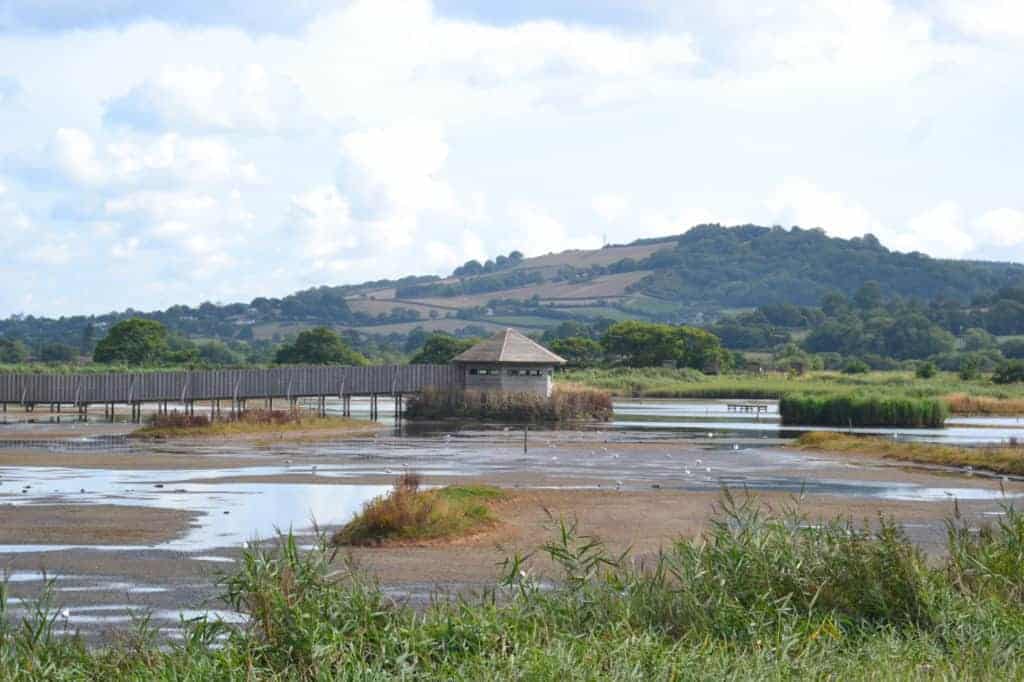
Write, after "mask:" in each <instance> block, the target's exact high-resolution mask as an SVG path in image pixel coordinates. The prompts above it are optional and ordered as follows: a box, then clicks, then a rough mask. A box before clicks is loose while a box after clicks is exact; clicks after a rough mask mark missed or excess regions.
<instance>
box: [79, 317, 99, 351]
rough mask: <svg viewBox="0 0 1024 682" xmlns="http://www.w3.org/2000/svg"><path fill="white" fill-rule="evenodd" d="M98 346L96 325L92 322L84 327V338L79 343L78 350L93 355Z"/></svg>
mask: <svg viewBox="0 0 1024 682" xmlns="http://www.w3.org/2000/svg"><path fill="white" fill-rule="evenodd" d="M95 347H96V325H94V324H93V323H92V322H90V323H88V324H87V325H85V326H84V327H82V338H81V340H80V341H79V344H78V350H79V351H81V353H82V355H92V352H93V349H94V348H95Z"/></svg>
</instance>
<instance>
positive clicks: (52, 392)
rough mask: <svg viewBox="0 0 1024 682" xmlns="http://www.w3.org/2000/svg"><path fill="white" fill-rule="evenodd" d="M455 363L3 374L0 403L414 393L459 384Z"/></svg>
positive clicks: (79, 402)
mask: <svg viewBox="0 0 1024 682" xmlns="http://www.w3.org/2000/svg"><path fill="white" fill-rule="evenodd" d="M462 383H463V376H462V370H461V369H460V368H458V367H456V366H454V365H382V366H374V367H278V368H274V369H230V370H211V371H197V372H136V373H130V374H127V373H119V374H3V375H0V402H4V403H39V404H46V403H73V404H89V403H130V402H154V401H162V400H167V401H172V402H178V401H189V400H233V399H258V398H285V399H288V398H302V397H312V396H321V395H325V396H339V395H372V394H386V395H390V394H398V393H417V392H419V391H422V390H423V389H424V388H426V387H428V386H430V387H434V388H439V389H445V388H455V387H461V386H462Z"/></svg>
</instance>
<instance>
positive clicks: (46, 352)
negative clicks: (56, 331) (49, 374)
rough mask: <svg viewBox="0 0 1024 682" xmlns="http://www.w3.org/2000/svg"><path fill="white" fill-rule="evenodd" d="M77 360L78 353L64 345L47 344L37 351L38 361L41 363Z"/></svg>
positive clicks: (56, 343)
mask: <svg viewBox="0 0 1024 682" xmlns="http://www.w3.org/2000/svg"><path fill="white" fill-rule="evenodd" d="M77 358H78V351H77V350H75V349H74V348H72V347H71V346H69V345H67V344H66V343H58V342H53V343H47V344H45V345H44V346H43V347H42V348H40V349H39V359H40V360H42V361H43V362H71V361H73V360H76V359H77Z"/></svg>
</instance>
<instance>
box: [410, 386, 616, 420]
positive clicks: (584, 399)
mask: <svg viewBox="0 0 1024 682" xmlns="http://www.w3.org/2000/svg"><path fill="white" fill-rule="evenodd" d="M405 416H406V417H408V418H409V419H478V420H483V421H506V422H514V423H538V422H562V421H580V420H598V421H607V420H608V419H610V418H611V416H612V400H611V396H610V395H609V394H608V393H607V392H606V391H600V390H595V389H591V388H583V389H579V388H566V387H558V388H556V389H555V390H554V391H553V392H552V394H551V396H549V397H546V396H542V395H537V394H535V393H499V392H485V391H471V390H466V391H438V390H432V389H428V390H425V391H423V392H421V393H419V394H417V395H415V396H413V397H412V398H411V399H410V400H409V401H408V403H407V404H406V409H405Z"/></svg>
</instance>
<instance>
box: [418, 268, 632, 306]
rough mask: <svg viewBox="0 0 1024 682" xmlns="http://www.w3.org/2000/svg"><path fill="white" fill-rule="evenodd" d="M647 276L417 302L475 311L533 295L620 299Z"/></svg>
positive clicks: (629, 274) (621, 276)
mask: <svg viewBox="0 0 1024 682" xmlns="http://www.w3.org/2000/svg"><path fill="white" fill-rule="evenodd" d="M648 274H650V272H649V271H647V270H641V271H638V272H623V273H619V274H616V275H605V276H602V277H595V278H594V279H592V280H589V281H587V282H580V283H576V284H573V283H569V282H545V283H543V284H538V285H535V286H529V287H519V288H517V289H505V290H504V291H489V292H485V293H481V294H470V295H466V296H450V297H448V296H435V297H430V298H417V299H415V301H416V302H417V303H422V304H424V305H435V306H456V307H459V308H472V307H477V306H484V305H487V303H488V302H490V301H492V300H494V299H496V298H499V299H511V300H516V301H526V300H529V299H531V298H533V297H534V296H539V297H540V298H541V300H547V299H593V298H607V297H620V296H624V295H625V294H626V288H627V287H629V286H630V285H631V284H634V283H636V282H638V281H640V280H641V279H643V278H644V277H646V276H647V275H648Z"/></svg>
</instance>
